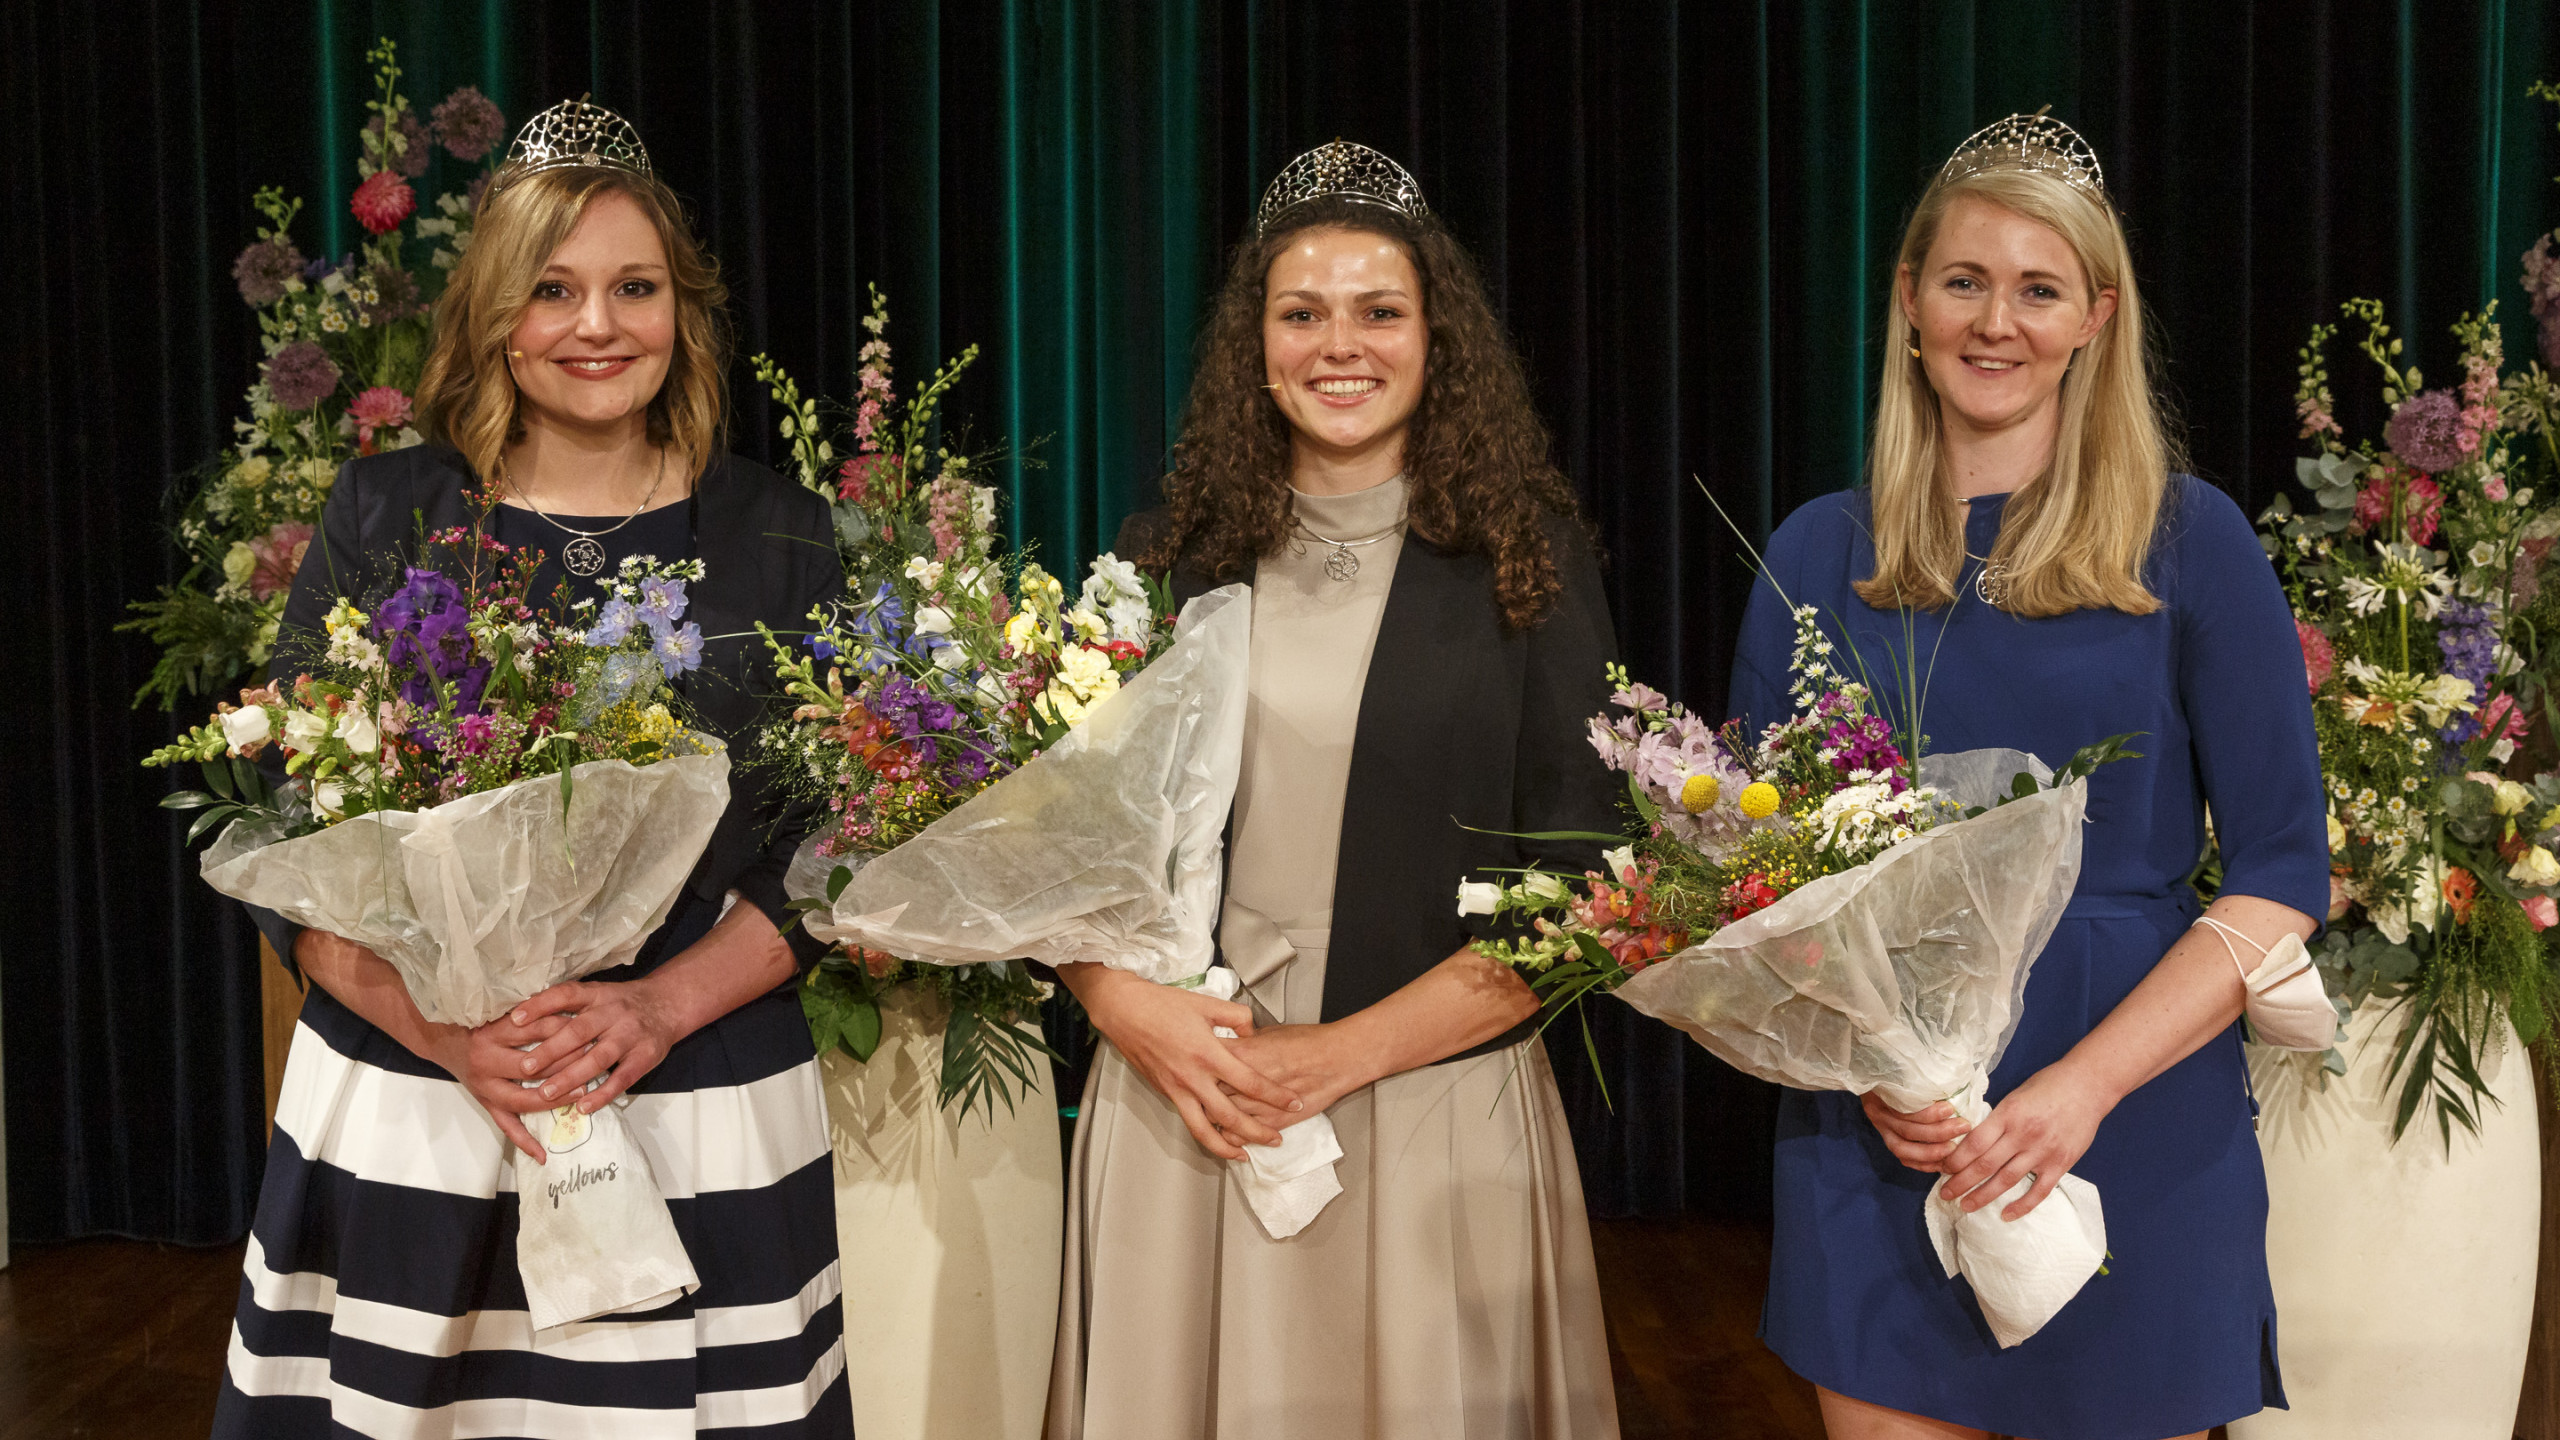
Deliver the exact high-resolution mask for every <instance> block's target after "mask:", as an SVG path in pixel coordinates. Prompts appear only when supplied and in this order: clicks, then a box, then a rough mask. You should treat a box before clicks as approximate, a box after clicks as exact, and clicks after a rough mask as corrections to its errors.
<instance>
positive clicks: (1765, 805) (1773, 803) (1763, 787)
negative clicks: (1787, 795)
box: [1741, 780, 1778, 820]
mask: <svg viewBox="0 0 2560 1440" xmlns="http://www.w3.org/2000/svg"><path fill="white" fill-rule="evenodd" d="M1741 805H1742V814H1743V816H1744V818H1746V819H1750V820H1766V819H1768V818H1769V817H1770V816H1772V815H1775V814H1777V813H1778V787H1777V786H1775V785H1772V784H1770V783H1769V782H1768V781H1766V780H1754V781H1752V782H1751V783H1750V784H1748V785H1745V786H1743V787H1742V800H1741Z"/></svg>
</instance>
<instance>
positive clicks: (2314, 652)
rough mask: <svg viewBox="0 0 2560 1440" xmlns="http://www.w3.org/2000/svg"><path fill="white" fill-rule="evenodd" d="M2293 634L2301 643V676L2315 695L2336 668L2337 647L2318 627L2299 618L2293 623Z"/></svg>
mask: <svg viewBox="0 0 2560 1440" xmlns="http://www.w3.org/2000/svg"><path fill="white" fill-rule="evenodd" d="M2293 633H2294V635H2295V637H2296V638H2297V639H2299V640H2301V642H2302V676H2303V678H2304V679H2305V680H2308V681H2310V682H2311V693H2312V694H2314V695H2317V694H2319V693H2320V687H2321V686H2323V685H2325V684H2327V683H2328V682H2329V676H2330V675H2331V674H2332V673H2333V672H2335V671H2336V670H2337V668H2338V647H2337V646H2335V645H2332V644H2330V643H2329V637H2328V636H2327V635H2326V634H2324V633H2322V631H2321V629H2320V627H2319V626H2317V625H2314V624H2312V623H2311V622H2310V621H2308V620H2304V619H2301V618H2300V617H2296V618H2295V620H2294V622H2293Z"/></svg>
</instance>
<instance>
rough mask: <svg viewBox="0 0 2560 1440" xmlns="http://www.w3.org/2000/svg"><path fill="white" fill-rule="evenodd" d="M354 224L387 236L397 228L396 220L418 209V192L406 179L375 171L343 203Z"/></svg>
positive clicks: (408, 215) (383, 171) (397, 222)
mask: <svg viewBox="0 0 2560 1440" xmlns="http://www.w3.org/2000/svg"><path fill="white" fill-rule="evenodd" d="M347 209H349V210H350V211H353V212H354V213H355V217H356V223H357V224H359V225H362V226H363V227H364V228H365V230H366V231H367V232H368V233H370V234H374V235H387V234H389V233H390V232H392V231H394V230H397V229H399V228H400V222H401V221H403V220H406V219H408V218H409V217H410V216H411V215H414V214H416V213H417V210H418V192H417V191H415V190H412V189H410V188H409V182H408V181H406V180H403V179H401V178H400V177H399V176H397V175H395V174H393V173H391V172H390V171H388V170H376V171H374V172H373V173H372V174H370V175H368V176H366V177H365V178H364V183H363V184H361V185H359V186H357V187H356V193H355V198H354V199H352V200H349V201H348V202H347Z"/></svg>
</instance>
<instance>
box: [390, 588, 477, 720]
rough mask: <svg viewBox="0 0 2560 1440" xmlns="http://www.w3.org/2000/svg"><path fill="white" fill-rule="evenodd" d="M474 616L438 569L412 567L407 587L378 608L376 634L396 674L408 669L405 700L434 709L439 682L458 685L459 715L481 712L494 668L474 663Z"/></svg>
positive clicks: (403, 685) (402, 690)
mask: <svg viewBox="0 0 2560 1440" xmlns="http://www.w3.org/2000/svg"><path fill="white" fill-rule="evenodd" d="M470 618H471V616H470V612H469V611H467V610H465V609H464V608H463V604H462V592H461V591H460V590H458V589H456V588H455V587H454V583H453V582H452V581H450V580H448V579H446V578H445V577H444V576H442V575H440V574H438V573H436V572H435V571H433V570H428V569H423V568H419V567H416V566H412V567H410V569H409V571H408V573H407V583H405V584H403V585H402V586H401V587H400V588H399V589H398V590H395V591H393V592H392V594H391V596H390V598H389V599H386V600H384V601H383V602H382V603H381V604H380V605H378V606H376V607H375V608H374V633H375V634H376V635H377V636H378V637H380V639H381V640H382V641H383V645H384V651H383V658H384V659H385V660H386V661H387V662H389V664H390V665H391V668H392V669H393V671H394V672H398V671H401V670H406V671H408V675H407V677H406V678H405V679H403V680H402V681H401V682H400V696H401V698H402V699H404V700H407V701H408V702H409V703H410V704H412V705H416V706H418V707H420V708H421V709H432V708H434V705H435V683H434V682H436V681H438V680H442V681H447V682H450V683H451V684H452V685H453V686H454V705H453V708H454V713H456V714H466V713H468V712H471V711H474V710H477V709H479V708H480V695H481V691H482V689H483V688H484V687H485V686H486V685H487V684H488V682H489V667H488V666H486V665H482V664H475V663H473V660H472V647H471V632H470V630H469V629H468V628H467V626H468V623H469V621H470Z"/></svg>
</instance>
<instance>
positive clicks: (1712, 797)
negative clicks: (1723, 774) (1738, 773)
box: [1680, 775, 1724, 815]
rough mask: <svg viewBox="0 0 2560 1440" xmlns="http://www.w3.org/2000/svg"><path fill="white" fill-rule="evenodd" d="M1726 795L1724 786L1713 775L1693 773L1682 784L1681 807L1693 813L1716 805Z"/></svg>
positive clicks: (1702, 811)
mask: <svg viewBox="0 0 2560 1440" xmlns="http://www.w3.org/2000/svg"><path fill="white" fill-rule="evenodd" d="M1723 795H1724V786H1723V785H1722V784H1720V783H1718V782H1717V780H1716V777H1714V776H1713V775H1692V776H1690V777H1689V778H1688V779H1687V780H1685V781H1683V782H1681V785H1680V808H1681V809H1683V810H1686V811H1688V812H1689V813H1690V814H1692V815H1697V814H1702V813H1704V812H1705V811H1707V810H1709V809H1711V808H1713V807H1714V805H1715V803H1716V801H1717V800H1719V799H1721V798H1722V797H1723Z"/></svg>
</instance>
